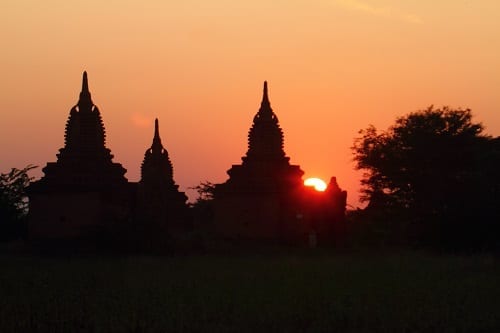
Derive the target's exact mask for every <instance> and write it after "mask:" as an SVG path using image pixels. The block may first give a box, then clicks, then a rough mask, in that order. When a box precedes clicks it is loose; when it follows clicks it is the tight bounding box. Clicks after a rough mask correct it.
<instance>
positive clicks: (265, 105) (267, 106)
mask: <svg viewBox="0 0 500 333" xmlns="http://www.w3.org/2000/svg"><path fill="white" fill-rule="evenodd" d="M272 112H273V110H272V109H271V103H270V102H269V95H268V93H267V81H264V91H263V93H262V102H261V103H260V110H259V113H260V114H262V113H264V114H272Z"/></svg>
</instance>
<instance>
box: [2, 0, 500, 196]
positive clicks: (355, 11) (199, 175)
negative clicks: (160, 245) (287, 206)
mask: <svg viewBox="0 0 500 333" xmlns="http://www.w3.org/2000/svg"><path fill="white" fill-rule="evenodd" d="M0 38H1V40H2V50H1V52H0V60H1V61H0V73H1V80H0V110H1V111H0V112H1V118H0V119H1V121H0V152H1V155H0V170H1V171H6V170H8V169H9V168H11V167H18V168H21V167H24V166H25V165H27V164H30V163H31V164H36V165H39V166H44V165H45V164H46V163H47V162H48V161H55V160H56V156H55V155H56V153H57V152H58V149H59V148H61V147H62V146H63V140H64V126H65V123H66V120H67V117H68V114H69V110H70V108H71V107H72V106H73V105H74V104H75V103H76V102H77V99H78V93H79V91H80V85H81V74H82V72H83V70H87V71H88V73H89V85H90V90H91V92H92V97H93V100H94V103H95V104H96V105H97V106H98V107H99V108H100V110H101V112H102V117H103V120H104V124H105V127H106V130H107V146H108V147H109V148H110V149H111V150H112V152H113V154H114V155H115V158H114V160H115V161H116V162H119V163H122V164H123V165H124V167H125V168H126V169H128V172H127V174H126V176H127V177H128V179H130V180H132V181H137V180H138V178H139V168H140V163H141V161H142V159H143V154H144V151H145V149H146V148H147V147H148V146H149V145H150V144H151V140H152V136H153V120H154V117H158V118H159V120H160V131H161V137H162V140H163V143H164V145H165V147H166V148H167V149H168V151H169V153H170V157H171V160H172V162H173V164H174V178H175V180H176V182H177V183H178V184H179V185H180V187H181V189H183V190H186V188H187V187H189V186H194V185H197V184H198V183H199V182H200V181H205V180H209V181H212V182H223V181H225V180H226V179H227V175H226V173H225V172H226V170H227V169H229V168H230V166H231V164H236V163H240V158H241V156H243V155H244V154H245V152H246V148H247V132H248V129H249V128H250V125H251V122H252V118H253V116H254V114H255V113H256V112H257V110H258V108H259V103H260V99H261V91H262V82H263V81H264V80H268V81H269V93H270V100H271V105H272V107H273V109H274V111H275V112H276V113H277V115H278V118H279V120H280V123H281V126H282V128H283V130H284V133H285V150H286V152H287V154H288V156H290V157H291V162H292V163H293V164H299V165H301V167H302V169H303V170H304V171H305V172H306V175H305V176H307V177H310V176H316V177H320V178H323V179H325V180H328V179H329V177H330V176H332V175H335V176H337V179H338V182H339V184H340V186H341V187H343V188H344V189H347V190H348V191H349V196H348V202H349V203H350V204H352V205H358V203H357V198H358V193H357V192H358V190H359V178H360V175H359V173H357V172H355V171H354V170H353V167H354V164H353V163H352V161H351V160H352V155H351V151H350V149H349V147H350V146H352V143H353V139H354V137H356V136H357V132H358V130H359V129H361V128H365V127H367V126H368V125H369V124H374V125H375V126H376V127H377V128H381V129H385V128H386V127H387V126H389V125H390V124H391V123H392V122H393V121H394V119H395V117H396V116H399V115H404V114H406V113H408V112H411V111H415V110H417V109H422V108H425V107H427V106H429V105H430V104H434V105H436V106H442V105H449V106H451V107H460V106H461V107H469V108H471V109H472V110H473V112H474V114H475V117H476V118H475V120H476V121H481V122H483V123H484V124H485V125H486V131H487V133H489V134H492V135H500V114H499V110H500V62H499V59H500V1H497V0H477V1H472V0H471V1H465V0H464V1H461V0H438V1H436V0H407V1H401V0H397V1H396V0H377V1H374V0H372V1H370V0H272V1H270V0H252V1H234V0H211V1H207V0H182V1H168V0H156V1H151V0H141V1H132V0H120V1H118V0H116V1H111V0H109V1H100V0H99V1H98V0H86V1H67V0H65V1H59V0H57V1H56V0H47V1H38V0H32V1H25V0H16V1H13V0H12V1H11V0H9V1H4V2H3V4H2V6H1V11H0ZM40 170H41V168H39V169H38V171H37V172H35V173H34V175H35V176H40V174H41V171H40Z"/></svg>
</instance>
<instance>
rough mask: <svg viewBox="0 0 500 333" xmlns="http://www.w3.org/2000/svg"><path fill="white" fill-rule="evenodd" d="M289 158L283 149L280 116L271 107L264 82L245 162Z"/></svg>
mask: <svg viewBox="0 0 500 333" xmlns="http://www.w3.org/2000/svg"><path fill="white" fill-rule="evenodd" d="M285 159H286V160H287V161H288V158H286V157H285V151H284V149H283V131H282V130H281V127H280V125H279V121H278V117H277V116H276V114H275V113H274V112H273V109H272V108H271V103H270V102H269V95H268V89H267V81H265V82H264V89H263V94H262V102H261V104H260V109H259V111H258V112H257V114H256V115H255V117H254V118H253V124H252V127H251V128H250V131H249V133H248V151H247V154H246V157H244V158H243V162H244V163H245V162H247V161H248V162H250V161H252V160H266V161H276V160H281V161H282V160H285Z"/></svg>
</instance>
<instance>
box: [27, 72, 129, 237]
mask: <svg viewBox="0 0 500 333" xmlns="http://www.w3.org/2000/svg"><path fill="white" fill-rule="evenodd" d="M64 139H65V140H64V147H63V148H61V149H60V150H59V154H57V161H56V162H49V163H47V165H46V166H45V167H44V168H43V169H42V171H43V172H44V176H43V177H42V178H41V179H40V180H39V181H36V182H34V183H33V184H32V185H31V186H30V187H29V189H28V195H29V201H30V212H29V235H30V236H31V237H32V238H64V239H68V238H80V237H86V236H88V235H95V234H96V233H100V232H104V229H107V227H108V226H109V225H112V224H114V223H118V222H119V221H122V220H125V219H127V218H128V217H129V216H130V212H131V209H132V207H133V204H132V203H133V200H134V184H131V183H128V182H127V179H126V178H125V176H124V174H125V172H126V170H125V169H124V168H123V167H122V165H121V164H119V163H115V162H113V160H112V159H113V155H112V154H111V151H110V150H109V149H108V148H106V145H105V141H106V133H105V129H104V124H103V121H102V118H101V113H100V111H99V109H98V108H97V106H95V105H94V103H93V102H92V98H91V94H90V91H89V86H88V78H87V73H86V72H84V73H83V79H82V90H81V92H80V98H79V100H78V103H77V104H76V105H75V106H74V107H72V108H71V110H70V113H69V118H68V121H67V123H66V131H65V136H64Z"/></svg>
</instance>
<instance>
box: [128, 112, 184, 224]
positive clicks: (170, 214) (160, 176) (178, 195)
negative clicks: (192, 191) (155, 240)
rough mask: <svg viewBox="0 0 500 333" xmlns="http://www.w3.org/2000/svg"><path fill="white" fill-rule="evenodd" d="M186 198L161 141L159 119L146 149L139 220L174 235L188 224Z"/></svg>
mask: <svg viewBox="0 0 500 333" xmlns="http://www.w3.org/2000/svg"><path fill="white" fill-rule="evenodd" d="M186 201H187V196H186V195H185V194H184V192H180V191H179V186H178V185H176V184H175V181H174V178H173V167H172V163H171V162H170V158H169V156H168V152H167V150H166V149H165V148H164V147H163V145H162V143H161V139H160V130H159V124H158V119H156V120H155V132H154V137H153V143H152V144H151V147H150V148H148V149H147V150H146V153H145V154H144V160H143V162H142V166H141V180H140V182H139V188H138V210H137V220H138V221H139V222H140V223H146V224H149V225H150V226H156V227H158V228H155V230H158V229H161V230H163V231H164V232H166V233H168V234H171V233H173V232H176V231H177V230H180V229H182V226H183V224H185V221H186V219H187V206H186Z"/></svg>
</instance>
